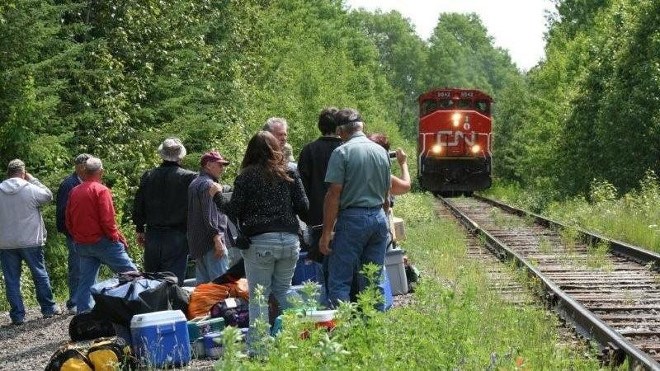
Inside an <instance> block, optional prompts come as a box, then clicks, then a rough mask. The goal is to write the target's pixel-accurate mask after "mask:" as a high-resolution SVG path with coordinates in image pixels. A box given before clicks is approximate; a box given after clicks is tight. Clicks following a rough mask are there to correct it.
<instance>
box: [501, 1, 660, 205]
mask: <svg viewBox="0 0 660 371" xmlns="http://www.w3.org/2000/svg"><path fill="white" fill-rule="evenodd" d="M557 5H558V6H557V13H556V14H555V16H554V18H553V19H552V23H551V27H550V30H549V33H548V35H549V36H548V40H547V42H548V43H547V47H546V60H545V61H544V62H543V63H542V64H540V65H539V66H537V67H536V68H534V69H532V71H530V72H529V73H528V75H527V78H528V79H527V84H528V86H527V88H524V89H523V90H522V91H523V92H525V93H526V94H527V95H528V97H526V98H525V101H520V100H519V99H516V95H518V94H519V93H516V92H513V94H512V95H507V96H506V99H505V100H504V101H503V102H501V104H500V108H501V106H505V107H506V110H507V111H513V109H514V106H515V105H519V109H521V110H522V111H524V112H526V113H527V114H524V115H513V116H511V117H510V118H511V121H509V122H508V123H507V124H506V126H509V127H515V128H516V132H517V134H515V135H514V136H513V138H512V140H508V141H506V142H503V143H499V147H498V151H503V152H505V153H507V157H506V162H504V163H500V165H502V166H503V167H504V168H503V169H501V173H502V174H504V175H507V176H512V175H514V174H515V175H516V178H517V180H519V181H521V182H522V184H523V186H524V187H526V188H529V187H532V186H539V187H537V188H541V189H543V191H544V192H546V193H547V192H548V191H550V193H554V194H557V193H558V194H563V195H574V194H577V193H582V194H586V193H587V192H588V190H589V186H590V184H591V183H592V181H593V180H594V179H597V180H601V181H602V180H605V181H608V182H610V183H612V184H613V185H614V186H615V187H616V188H617V189H619V191H621V192H625V191H628V190H630V189H631V188H633V187H636V186H637V185H638V184H639V180H640V179H642V178H643V177H644V174H645V172H646V171H647V170H653V171H655V172H656V173H658V172H659V171H660V101H659V100H658V99H659V97H660V84H659V81H660V64H659V63H658V61H659V60H660V58H659V53H660V30H659V28H658V25H659V24H660V23H659V22H658V21H660V3H659V2H658V1H654V0H648V1H631V0H610V1H600V0H593V1H577V0H576V1H573V0H565V1H559V2H558V4H557ZM498 122H499V123H500V124H501V123H502V121H501V120H500V121H498Z"/></svg>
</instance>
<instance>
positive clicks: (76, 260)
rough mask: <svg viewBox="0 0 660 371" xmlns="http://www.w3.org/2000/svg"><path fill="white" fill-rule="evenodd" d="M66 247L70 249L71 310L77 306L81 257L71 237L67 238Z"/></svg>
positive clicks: (68, 301)
mask: <svg viewBox="0 0 660 371" xmlns="http://www.w3.org/2000/svg"><path fill="white" fill-rule="evenodd" d="M66 246H67V247H68V248H69V257H68V262H67V263H68V268H69V271H68V276H67V278H68V282H69V300H67V301H66V308H67V309H71V308H74V307H75V306H76V291H78V279H79V278H80V256H78V249H77V248H76V244H75V242H73V238H71V236H66Z"/></svg>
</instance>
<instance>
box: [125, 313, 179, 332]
mask: <svg viewBox="0 0 660 371" xmlns="http://www.w3.org/2000/svg"><path fill="white" fill-rule="evenodd" d="M179 321H184V322H185V321H186V316H185V315H184V314H183V312H182V311H180V310H178V309H177V310H164V311H160V312H152V313H143V314H136V315H134V316H133V318H131V328H140V327H147V326H153V325H161V324H164V323H172V322H179Z"/></svg>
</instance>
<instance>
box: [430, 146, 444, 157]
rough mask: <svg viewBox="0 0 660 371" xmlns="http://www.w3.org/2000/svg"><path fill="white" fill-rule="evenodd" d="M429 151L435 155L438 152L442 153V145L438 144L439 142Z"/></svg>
mask: <svg viewBox="0 0 660 371" xmlns="http://www.w3.org/2000/svg"><path fill="white" fill-rule="evenodd" d="M431 151H432V152H433V153H435V154H436V155H439V154H440V153H442V146H441V145H439V144H436V145H434V146H433V147H432V148H431Z"/></svg>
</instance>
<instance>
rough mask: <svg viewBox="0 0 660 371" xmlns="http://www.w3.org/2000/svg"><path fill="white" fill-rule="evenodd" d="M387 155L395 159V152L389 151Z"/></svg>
mask: <svg viewBox="0 0 660 371" xmlns="http://www.w3.org/2000/svg"><path fill="white" fill-rule="evenodd" d="M387 154H388V155H389V156H390V158H396V151H389V152H388V153H387Z"/></svg>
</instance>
